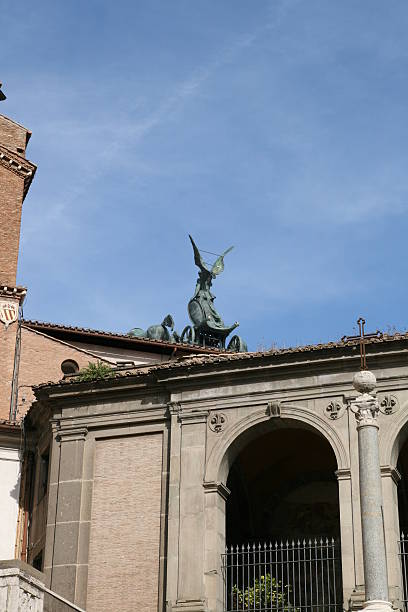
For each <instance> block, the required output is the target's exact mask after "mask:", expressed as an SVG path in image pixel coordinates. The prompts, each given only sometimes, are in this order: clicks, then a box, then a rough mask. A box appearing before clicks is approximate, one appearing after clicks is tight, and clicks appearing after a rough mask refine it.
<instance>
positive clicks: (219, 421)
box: [208, 412, 227, 433]
mask: <svg viewBox="0 0 408 612" xmlns="http://www.w3.org/2000/svg"><path fill="white" fill-rule="evenodd" d="M226 422H227V417H226V416H225V414H223V413H222V412H211V413H210V416H209V418H208V427H209V428H210V429H211V431H213V432H214V433H221V432H222V431H223V430H224V428H225V424H226Z"/></svg>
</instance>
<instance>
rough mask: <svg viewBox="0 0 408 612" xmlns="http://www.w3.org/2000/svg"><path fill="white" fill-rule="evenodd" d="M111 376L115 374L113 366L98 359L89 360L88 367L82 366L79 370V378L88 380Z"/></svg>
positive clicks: (84, 380)
mask: <svg viewBox="0 0 408 612" xmlns="http://www.w3.org/2000/svg"><path fill="white" fill-rule="evenodd" d="M111 376H113V371H112V368H111V367H110V366H108V364H106V363H103V362H102V361H97V362H96V363H91V362H89V363H88V365H87V366H86V368H82V369H81V370H80V371H79V374H78V380H80V381H81V382H86V381H91V380H102V379H104V378H111Z"/></svg>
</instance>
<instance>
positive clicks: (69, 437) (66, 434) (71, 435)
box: [57, 427, 88, 442]
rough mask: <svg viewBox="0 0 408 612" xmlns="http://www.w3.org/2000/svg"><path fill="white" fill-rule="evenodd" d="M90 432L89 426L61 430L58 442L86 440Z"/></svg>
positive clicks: (58, 434)
mask: <svg viewBox="0 0 408 612" xmlns="http://www.w3.org/2000/svg"><path fill="white" fill-rule="evenodd" d="M87 434H88V428H87V427H75V428H72V429H63V430H59V431H58V433H57V441H58V442H73V441H75V440H85V438H86V436H87Z"/></svg>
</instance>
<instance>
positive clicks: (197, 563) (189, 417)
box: [172, 410, 208, 612]
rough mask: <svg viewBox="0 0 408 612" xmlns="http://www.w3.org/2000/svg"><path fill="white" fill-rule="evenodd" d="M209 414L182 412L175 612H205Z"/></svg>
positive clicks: (203, 412) (180, 415)
mask: <svg viewBox="0 0 408 612" xmlns="http://www.w3.org/2000/svg"><path fill="white" fill-rule="evenodd" d="M207 417H208V411H206V410H205V411H202V410H200V411H195V410H189V411H185V412H183V411H180V413H179V416H178V418H179V421H180V423H181V440H180V532H179V559H178V583H177V600H176V602H175V603H174V604H173V607H172V610H173V611H174V612H176V611H177V612H182V611H183V612H205V611H206V610H207V606H206V601H205V595H204V593H205V591H204V537H205V525H204V521H203V517H204V508H205V506H204V489H203V477H204V468H205V445H206V428H207Z"/></svg>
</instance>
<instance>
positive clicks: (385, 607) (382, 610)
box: [363, 599, 393, 612]
mask: <svg viewBox="0 0 408 612" xmlns="http://www.w3.org/2000/svg"><path fill="white" fill-rule="evenodd" d="M392 609H393V608H392V604H391V602H389V601H382V600H381V599H372V600H371V601H366V602H365V603H364V605H363V610H364V612H365V611H366V610H367V611H369V612H392Z"/></svg>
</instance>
